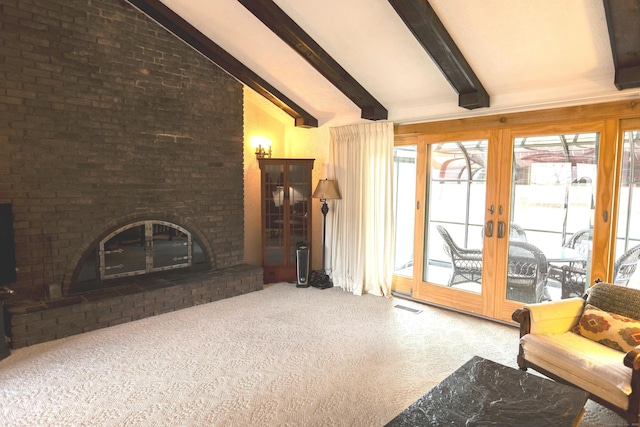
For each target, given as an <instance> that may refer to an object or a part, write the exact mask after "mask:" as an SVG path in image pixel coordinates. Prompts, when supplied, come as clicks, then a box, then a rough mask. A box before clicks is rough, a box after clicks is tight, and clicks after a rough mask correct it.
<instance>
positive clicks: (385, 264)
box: [329, 122, 394, 296]
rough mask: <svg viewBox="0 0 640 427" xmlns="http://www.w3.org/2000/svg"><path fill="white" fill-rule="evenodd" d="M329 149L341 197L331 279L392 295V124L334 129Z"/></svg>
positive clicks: (346, 286)
mask: <svg viewBox="0 0 640 427" xmlns="http://www.w3.org/2000/svg"><path fill="white" fill-rule="evenodd" d="M330 150H331V161H330V163H331V166H333V175H334V176H333V177H332V178H333V179H335V180H336V181H337V183H338V187H339V189H340V194H341V197H342V199H341V200H339V201H337V202H335V203H333V205H334V208H333V215H332V217H331V225H332V226H331V241H332V242H333V250H332V251H331V265H332V266H333V271H332V279H333V283H334V285H335V286H340V287H342V288H343V289H345V290H347V291H350V292H352V293H353V294H355V295H362V294H366V293H369V294H374V295H383V296H390V295H391V279H392V274H393V229H394V222H393V181H392V180H393V123H391V122H376V123H366V124H358V125H350V126H342V127H336V128H331V129H330ZM329 169H331V167H330V168H329Z"/></svg>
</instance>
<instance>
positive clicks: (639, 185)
mask: <svg viewBox="0 0 640 427" xmlns="http://www.w3.org/2000/svg"><path fill="white" fill-rule="evenodd" d="M619 194H620V195H619V204H618V223H617V224H618V229H617V230H618V231H617V236H616V249H615V254H616V257H615V259H616V261H615V264H614V276H613V283H615V284H618V285H622V286H629V287H634V288H640V273H638V270H639V269H638V268H637V266H638V256H639V253H640V246H639V245H640V221H638V218H640V130H629V131H626V132H625V133H624V141H623V158H622V176H621V179H620V193H619Z"/></svg>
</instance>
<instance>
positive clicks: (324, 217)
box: [320, 199, 329, 273]
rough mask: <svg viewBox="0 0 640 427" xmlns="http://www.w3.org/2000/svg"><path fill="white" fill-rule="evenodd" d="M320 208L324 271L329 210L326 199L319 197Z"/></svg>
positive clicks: (323, 269)
mask: <svg viewBox="0 0 640 427" xmlns="http://www.w3.org/2000/svg"><path fill="white" fill-rule="evenodd" d="M320 201H321V202H322V208H321V209H320V211H321V212H322V271H323V272H324V273H326V270H325V268H324V251H325V249H326V245H325V241H326V236H327V213H328V212H329V206H328V205H327V199H321V200H320Z"/></svg>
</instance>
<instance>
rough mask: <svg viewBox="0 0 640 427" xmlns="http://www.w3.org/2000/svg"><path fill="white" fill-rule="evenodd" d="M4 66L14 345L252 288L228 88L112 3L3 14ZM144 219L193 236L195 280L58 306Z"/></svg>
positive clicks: (1, 183) (154, 282) (0, 190)
mask: <svg viewBox="0 0 640 427" xmlns="http://www.w3.org/2000/svg"><path fill="white" fill-rule="evenodd" d="M0 63H2V67H1V68H0V75H1V77H2V78H0V122H1V125H0V149H1V151H2V156H0V203H11V205H12V209H13V217H14V224H13V226H14V233H15V239H14V241H15V252H16V265H17V282H16V284H15V285H13V286H11V287H12V288H13V289H14V290H15V291H16V294H15V295H14V296H13V297H12V298H11V299H9V300H7V302H6V305H7V312H8V317H9V323H10V328H11V330H10V333H11V335H12V339H13V346H14V347H19V346H24V345H30V344H34V343H37V342H42V341H46V340H48V339H55V338H59V337H61V336H66V335H70V334H73V333H79V332H83V331H85V330H91V329H95V328H97V327H104V326H109V325H111V324H116V323H122V322H124V321H130V320H135V319H137V318H141V317H145V316H149V315H153V314H159V313H161V312H166V311H170V310H175V309H179V308H183V307H187V306H190V305H194V304H199V303H203V302H208V301H212V300H216V299H221V298H226V297H230V296H234V295H238V294H240V293H244V292H250V291H254V290H257V289H261V287H262V272H261V269H260V268H259V267H254V266H249V265H244V264H243V257H244V247H243V219H244V216H243V200H244V197H243V146H242V144H243V121H242V120H243V116H242V113H243V95H242V86H241V85H240V84H239V83H238V82H237V81H236V80H234V79H233V78H231V77H230V76H228V75H227V74H226V73H224V72H223V71H222V70H220V69H219V68H218V67H216V66H215V65H213V64H211V63H210V62H209V61H208V60H206V59H205V58H204V57H202V56H201V55H199V54H198V53H197V52H195V51H193V50H192V49H191V48H189V47H188V46H186V45H185V44H184V43H182V42H181V41H180V40H178V39H176V38H175V37H174V36H173V35H171V34H170V33H168V32H167V31H166V30H164V29H163V28H162V27H161V26H159V25H157V24H156V23H155V22H153V21H152V20H150V19H148V18H147V17H146V16H144V15H143V14H141V13H140V12H138V11H137V10H136V9H134V8H133V7H131V6H130V5H129V4H128V3H126V2H124V1H121V0H46V1H41V0H20V1H17V0H0ZM146 220H155V221H167V222H170V223H172V224H178V225H179V226H180V227H184V228H185V229H186V230H188V231H189V232H190V233H191V234H192V235H193V236H195V237H196V238H197V239H198V243H199V245H200V247H201V249H202V254H203V255H202V256H203V258H202V262H201V264H200V265H199V266H198V268H194V267H191V268H186V269H182V270H172V271H169V272H160V273H153V274H150V275H145V276H135V277H132V278H118V279H117V280H116V281H112V282H109V283H106V286H105V287H104V288H103V289H97V290H92V291H88V292H84V293H80V294H78V293H73V294H72V293H71V292H69V289H72V288H73V286H72V285H73V283H72V282H73V281H74V280H76V279H75V278H77V276H78V274H77V273H78V269H79V268H80V266H81V265H83V263H84V262H85V261H86V260H87V257H91V256H95V255H93V254H95V250H96V247H97V246H98V245H99V242H101V241H102V240H103V239H104V238H105V236H107V235H109V233H112V232H114V230H117V229H118V228H120V227H122V226H125V225H126V224H129V223H134V222H136V221H146ZM140 307H143V308H140ZM144 307H146V308H144Z"/></svg>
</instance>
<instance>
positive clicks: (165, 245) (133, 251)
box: [65, 220, 209, 294]
mask: <svg viewBox="0 0 640 427" xmlns="http://www.w3.org/2000/svg"><path fill="white" fill-rule="evenodd" d="M207 260H208V257H207V254H205V252H204V250H203V245H201V244H200V242H199V241H198V239H197V238H196V236H195V235H194V234H193V233H191V232H190V231H189V230H188V229H186V228H184V227H182V226H180V225H178V224H175V223H172V222H168V221H161V220H142V221H135V222H132V223H128V224H126V225H124V226H121V227H119V228H117V229H116V230H114V231H112V232H109V233H108V234H106V235H104V236H103V237H102V238H100V239H99V240H98V242H97V244H95V245H93V246H92V247H91V248H90V249H89V250H88V251H87V252H86V254H85V255H84V256H83V257H82V259H81V261H80V263H79V264H78V266H77V267H76V269H75V273H74V275H73V277H72V280H71V284H70V286H69V288H68V290H67V292H65V293H66V294H76V293H81V292H86V291H91V290H96V289H103V288H107V287H110V286H114V285H121V284H122V283H123V282H126V278H128V277H132V276H141V275H148V274H158V273H160V272H163V271H168V270H178V269H191V270H203V269H207V268H208V264H209V263H208V262H207Z"/></svg>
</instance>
